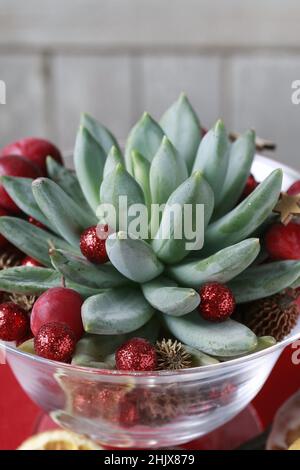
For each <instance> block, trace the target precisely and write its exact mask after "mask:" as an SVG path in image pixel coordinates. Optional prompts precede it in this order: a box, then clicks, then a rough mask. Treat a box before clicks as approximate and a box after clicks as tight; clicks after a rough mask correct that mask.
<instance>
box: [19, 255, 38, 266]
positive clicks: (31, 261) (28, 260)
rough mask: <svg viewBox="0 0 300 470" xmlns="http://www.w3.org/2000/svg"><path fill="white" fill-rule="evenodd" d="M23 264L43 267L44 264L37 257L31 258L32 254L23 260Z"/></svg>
mask: <svg viewBox="0 0 300 470" xmlns="http://www.w3.org/2000/svg"><path fill="white" fill-rule="evenodd" d="M21 265H22V266H28V267H33V266H38V267H41V266H43V265H42V264H41V263H40V262H39V261H38V260H37V259H34V258H31V256H26V257H25V258H24V259H23V260H22V262H21Z"/></svg>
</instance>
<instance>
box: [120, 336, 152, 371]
mask: <svg viewBox="0 0 300 470" xmlns="http://www.w3.org/2000/svg"><path fill="white" fill-rule="evenodd" d="M116 367H117V369H118V370H127V371H150V370H155V369H156V367H157V355H156V351H155V347H154V346H153V345H152V344H151V343H149V341H147V340H146V339H143V338H132V339H130V340H128V341H126V342H125V343H123V344H122V346H120V347H119V349H118V350H117V352H116Z"/></svg>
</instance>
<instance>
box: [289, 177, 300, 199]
mask: <svg viewBox="0 0 300 470" xmlns="http://www.w3.org/2000/svg"><path fill="white" fill-rule="evenodd" d="M287 193H288V194H289V195H290V196H297V195H298V194H300V180H299V181H296V182H295V183H294V184H292V186H291V187H290V188H289V189H288V191H287Z"/></svg>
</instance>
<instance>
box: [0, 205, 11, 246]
mask: <svg viewBox="0 0 300 470" xmlns="http://www.w3.org/2000/svg"><path fill="white" fill-rule="evenodd" d="M6 215H9V213H8V212H7V211H5V210H4V209H2V208H1V207H0V217H3V216H6ZM8 243H9V242H8V240H6V238H5V237H4V236H3V235H1V234H0V248H3V247H4V246H6V245H8Z"/></svg>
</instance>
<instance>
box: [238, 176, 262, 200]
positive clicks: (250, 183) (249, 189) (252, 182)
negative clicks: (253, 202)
mask: <svg viewBox="0 0 300 470" xmlns="http://www.w3.org/2000/svg"><path fill="white" fill-rule="evenodd" d="M258 185H259V183H258V182H257V181H256V179H255V178H254V176H253V175H250V176H248V179H247V183H246V186H245V188H244V191H243V194H242V196H241V200H243V199H246V197H248V196H250V194H251V193H253V191H254V190H255V189H256V188H257V186H258Z"/></svg>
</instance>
